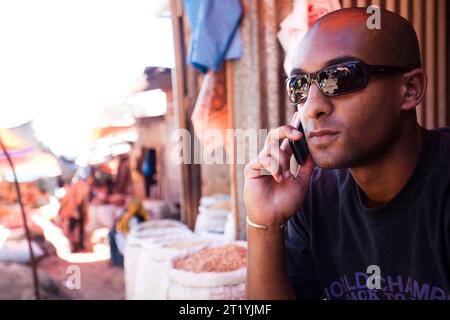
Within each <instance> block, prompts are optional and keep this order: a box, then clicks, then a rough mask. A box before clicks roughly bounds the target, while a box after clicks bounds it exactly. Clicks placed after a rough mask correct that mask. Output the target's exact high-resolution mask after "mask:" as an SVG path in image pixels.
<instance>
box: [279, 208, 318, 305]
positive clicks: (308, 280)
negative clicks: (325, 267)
mask: <svg viewBox="0 0 450 320" xmlns="http://www.w3.org/2000/svg"><path fill="white" fill-rule="evenodd" d="M307 226H308V225H307V223H306V219H305V214H304V212H303V210H299V211H298V212H297V214H296V215H295V216H294V217H292V218H291V219H289V221H288V223H287V227H286V233H285V250H286V259H287V261H286V264H287V272H288V276H289V279H290V281H291V283H292V285H293V286H294V290H295V294H296V296H297V299H299V300H315V299H322V298H323V295H322V293H321V290H320V286H319V284H318V282H317V279H316V275H315V268H314V263H313V258H312V255H311V246H310V237H309V231H308V227H307Z"/></svg>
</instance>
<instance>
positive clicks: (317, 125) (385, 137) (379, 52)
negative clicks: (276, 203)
mask: <svg viewBox="0 0 450 320" xmlns="http://www.w3.org/2000/svg"><path fill="white" fill-rule="evenodd" d="M369 17H371V14H369V13H367V12H366V8H346V9H341V10H337V11H334V12H331V13H329V14H327V15H325V16H323V17H322V18H320V19H319V20H317V21H316V23H315V24H314V25H313V26H312V27H311V29H310V30H309V31H308V32H307V34H306V35H305V37H304V38H303V40H302V42H301V43H300V46H299V49H298V52H297V56H296V60H295V63H294V70H293V71H292V73H294V74H295V73H302V72H306V73H314V72H317V71H319V70H321V69H322V68H324V67H327V66H330V65H334V64H336V63H341V62H346V61H350V60H362V61H364V62H365V63H367V64H370V65H384V66H386V65H387V66H396V67H403V68H406V69H408V70H410V71H405V72H403V73H402V72H398V73H394V74H384V75H374V76H372V77H371V78H370V79H369V82H368V86H367V87H366V88H364V89H362V90H359V91H355V92H351V93H347V94H343V95H340V96H334V97H329V96H325V95H324V94H322V93H321V92H320V90H319V88H318V87H317V85H316V84H314V83H312V84H311V86H310V89H309V94H308V97H307V99H306V101H304V102H302V103H300V104H298V111H299V113H300V116H301V118H302V124H303V127H304V129H305V133H306V135H307V136H308V134H309V133H311V132H318V131H321V130H333V131H337V132H339V135H338V136H336V139H335V140H334V141H333V142H330V143H327V144H324V143H320V144H319V143H315V142H314V141H315V140H316V141H317V139H315V140H314V139H311V140H308V139H307V141H308V146H309V147H310V150H311V154H312V156H313V158H314V161H315V162H316V164H317V165H318V166H320V167H327V168H336V167H348V168H350V167H352V166H359V165H362V164H364V163H368V162H371V161H378V160H377V157H378V158H379V157H381V156H383V155H384V154H386V153H387V152H389V149H390V148H392V147H393V145H395V143H396V140H397V139H398V137H399V136H400V135H401V134H402V132H404V131H405V130H406V131H412V130H413V128H415V126H416V125H417V119H416V111H415V106H416V105H417V104H419V103H420V102H421V101H422V99H423V94H424V91H425V88H426V75H425V73H424V72H423V70H422V69H421V60H420V49H419V43H418V40H417V36H416V33H415V31H414V29H413V27H412V26H411V25H410V23H409V22H408V21H407V20H406V19H404V18H403V17H401V16H400V15H398V14H395V13H393V12H390V11H387V10H382V9H380V27H381V29H369V28H368V27H367V20H368V19H369Z"/></svg>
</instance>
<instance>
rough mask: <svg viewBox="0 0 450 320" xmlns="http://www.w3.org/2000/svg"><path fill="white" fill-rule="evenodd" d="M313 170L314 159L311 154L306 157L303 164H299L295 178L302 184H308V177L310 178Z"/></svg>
mask: <svg viewBox="0 0 450 320" xmlns="http://www.w3.org/2000/svg"><path fill="white" fill-rule="evenodd" d="M313 170H314V160H313V158H312V156H311V154H309V155H308V157H307V158H306V162H305V164H304V165H302V166H299V167H298V169H297V179H299V180H301V181H302V182H303V184H304V186H309V179H310V178H311V174H312V172H313Z"/></svg>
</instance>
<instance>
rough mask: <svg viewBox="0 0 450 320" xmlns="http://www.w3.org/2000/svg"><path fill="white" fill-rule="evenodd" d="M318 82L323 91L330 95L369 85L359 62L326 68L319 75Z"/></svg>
mask: <svg viewBox="0 0 450 320" xmlns="http://www.w3.org/2000/svg"><path fill="white" fill-rule="evenodd" d="M317 82H318V83H319V85H320V88H321V89H322V92H323V93H325V94H327V95H330V96H336V95H341V94H345V93H348V92H353V91H356V90H359V89H362V88H364V87H365V86H366V85H367V80H366V76H365V73H364V70H363V68H362V66H361V65H360V64H358V63H348V64H345V65H344V64H343V65H339V66H334V67H332V68H329V69H326V70H324V71H322V72H320V73H319V74H318V75H317Z"/></svg>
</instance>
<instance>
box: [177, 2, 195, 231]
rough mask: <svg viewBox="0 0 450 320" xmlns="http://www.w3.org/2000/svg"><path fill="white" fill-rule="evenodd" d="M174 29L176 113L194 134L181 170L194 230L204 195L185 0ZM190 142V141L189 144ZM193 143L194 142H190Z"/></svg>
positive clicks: (184, 213) (185, 210)
mask: <svg viewBox="0 0 450 320" xmlns="http://www.w3.org/2000/svg"><path fill="white" fill-rule="evenodd" d="M171 9H172V27H173V35H174V48H175V70H174V73H175V77H172V79H173V88H174V91H173V92H174V95H175V99H174V110H175V119H176V123H177V127H178V128H179V129H185V130H187V131H188V132H189V133H190V139H183V146H182V147H183V152H188V153H189V154H191V155H192V156H191V161H190V162H189V163H182V164H181V165H180V169H181V186H180V195H181V217H182V220H183V221H184V222H185V223H186V224H187V226H188V227H189V228H191V229H193V228H194V225H195V219H196V217H197V210H198V204H199V199H200V193H201V177H200V165H199V164H195V163H194V154H195V153H196V152H199V151H200V150H194V149H193V146H194V143H193V141H194V139H195V135H194V132H193V129H192V124H191V121H190V114H191V110H192V106H193V103H194V102H195V100H194V97H196V96H197V93H198V92H197V90H196V83H195V82H196V81H195V72H194V71H193V70H192V69H190V68H188V67H187V65H186V37H185V36H186V31H185V23H184V15H183V6H182V3H181V0H171ZM185 140H189V141H185ZM189 142H191V143H189Z"/></svg>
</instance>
